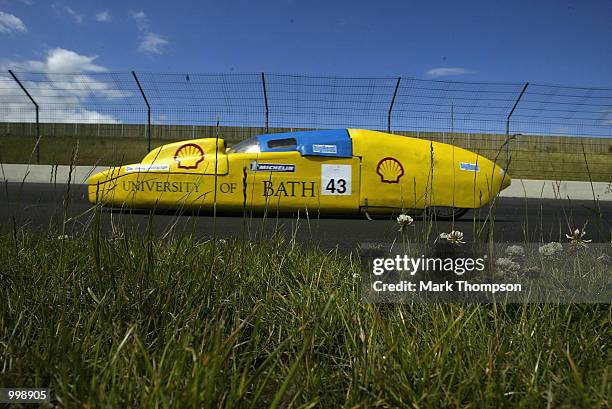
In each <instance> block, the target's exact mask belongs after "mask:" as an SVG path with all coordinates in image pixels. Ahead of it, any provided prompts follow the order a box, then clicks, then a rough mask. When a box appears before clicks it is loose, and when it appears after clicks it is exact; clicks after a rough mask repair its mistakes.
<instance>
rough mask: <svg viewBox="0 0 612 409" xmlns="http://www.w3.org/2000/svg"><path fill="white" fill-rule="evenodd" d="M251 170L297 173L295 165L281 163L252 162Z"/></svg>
mask: <svg viewBox="0 0 612 409" xmlns="http://www.w3.org/2000/svg"><path fill="white" fill-rule="evenodd" d="M251 170H252V171H255V172H295V165H293V164H281V163H258V162H256V161H253V162H251Z"/></svg>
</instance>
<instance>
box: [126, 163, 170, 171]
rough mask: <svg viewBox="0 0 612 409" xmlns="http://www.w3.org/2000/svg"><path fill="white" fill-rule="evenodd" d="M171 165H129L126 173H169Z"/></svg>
mask: <svg viewBox="0 0 612 409" xmlns="http://www.w3.org/2000/svg"><path fill="white" fill-rule="evenodd" d="M169 170H170V165H169V164H167V163H158V164H153V165H142V164H140V163H138V164H136V165H128V166H126V167H125V171H126V172H128V173H129V172H155V171H169Z"/></svg>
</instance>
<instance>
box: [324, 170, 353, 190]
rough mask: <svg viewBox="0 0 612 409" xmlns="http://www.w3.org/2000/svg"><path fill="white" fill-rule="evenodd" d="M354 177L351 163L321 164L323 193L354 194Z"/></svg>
mask: <svg viewBox="0 0 612 409" xmlns="http://www.w3.org/2000/svg"><path fill="white" fill-rule="evenodd" d="M352 177H353V167H352V166H351V165H321V195H327V196H331V195H333V196H350V195H352V194H353V187H352V183H351V181H352Z"/></svg>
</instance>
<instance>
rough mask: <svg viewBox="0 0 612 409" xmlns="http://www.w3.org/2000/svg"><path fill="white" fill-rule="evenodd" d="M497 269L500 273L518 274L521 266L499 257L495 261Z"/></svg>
mask: <svg viewBox="0 0 612 409" xmlns="http://www.w3.org/2000/svg"><path fill="white" fill-rule="evenodd" d="M495 265H496V266H497V269H498V270H499V271H500V272H502V273H518V272H519V270H520V269H521V265H520V264H519V263H517V262H516V261H512V260H511V259H509V258H505V257H501V258H498V259H497V260H495Z"/></svg>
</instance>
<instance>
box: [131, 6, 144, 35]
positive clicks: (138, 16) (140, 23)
mask: <svg viewBox="0 0 612 409" xmlns="http://www.w3.org/2000/svg"><path fill="white" fill-rule="evenodd" d="M130 14H131V15H132V18H133V19H134V21H135V22H136V27H138V30H140V31H147V30H148V29H149V18H148V17H147V15H146V14H145V12H144V11H132V12H131V13H130Z"/></svg>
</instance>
